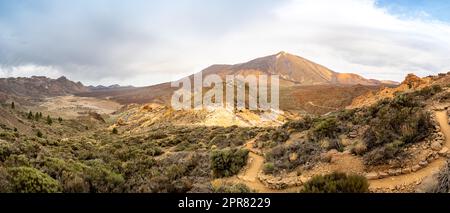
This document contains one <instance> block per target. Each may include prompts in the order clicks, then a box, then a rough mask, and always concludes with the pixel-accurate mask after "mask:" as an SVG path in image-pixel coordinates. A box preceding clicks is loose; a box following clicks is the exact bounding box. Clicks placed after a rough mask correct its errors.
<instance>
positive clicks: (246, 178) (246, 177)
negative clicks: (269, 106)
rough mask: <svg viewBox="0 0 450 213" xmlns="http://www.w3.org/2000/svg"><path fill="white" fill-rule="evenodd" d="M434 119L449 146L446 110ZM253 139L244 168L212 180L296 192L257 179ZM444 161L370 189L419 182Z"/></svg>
mask: <svg viewBox="0 0 450 213" xmlns="http://www.w3.org/2000/svg"><path fill="white" fill-rule="evenodd" d="M436 119H437V121H438V123H439V125H440V127H441V132H442V133H443V134H444V136H445V141H446V142H445V144H444V146H445V147H448V148H450V125H449V123H448V116H447V112H446V111H437V112H436ZM254 142H255V141H254V140H252V141H249V142H247V143H246V144H245V147H246V148H247V149H248V150H249V151H250V152H249V160H248V163H247V166H246V169H245V170H243V171H241V172H240V173H239V174H238V175H236V176H234V177H230V178H224V179H218V180H215V181H214V182H216V183H220V182H222V181H223V182H234V183H244V184H246V185H247V186H248V187H250V188H251V189H253V190H256V191H257V192H262V193H282V192H296V191H297V190H298V187H295V188H294V187H291V188H287V189H283V190H276V189H270V188H268V187H266V186H265V185H264V184H263V183H261V181H260V180H259V179H258V173H259V172H260V171H261V170H262V169H263V165H264V157H263V156H261V155H260V154H258V153H259V152H258V150H255V149H254V148H253V144H254ZM445 163H446V160H445V159H444V158H442V157H441V158H439V159H437V160H435V161H433V162H432V163H430V164H429V165H428V166H427V167H425V168H423V169H421V170H419V171H417V172H413V173H410V174H406V175H400V176H395V177H390V178H385V179H380V180H370V181H369V183H370V189H371V190H372V191H374V190H376V189H395V188H396V187H399V186H406V185H412V184H418V183H420V182H421V181H422V180H423V179H424V178H426V177H427V176H429V175H432V174H433V173H434V172H438V171H439V170H440V169H441V168H442V167H443V166H444V165H445Z"/></svg>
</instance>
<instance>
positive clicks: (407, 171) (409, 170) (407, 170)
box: [402, 168, 412, 174]
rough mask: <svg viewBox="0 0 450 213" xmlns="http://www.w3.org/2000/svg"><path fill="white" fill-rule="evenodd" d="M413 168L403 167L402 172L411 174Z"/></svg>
mask: <svg viewBox="0 0 450 213" xmlns="http://www.w3.org/2000/svg"><path fill="white" fill-rule="evenodd" d="M411 171H412V169H411V168H404V169H402V174H409V173H411Z"/></svg>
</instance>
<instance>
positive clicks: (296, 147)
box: [265, 141, 322, 173]
mask: <svg viewBox="0 0 450 213" xmlns="http://www.w3.org/2000/svg"><path fill="white" fill-rule="evenodd" d="M321 151H322V148H321V147H320V146H319V145H318V143H316V142H312V141H302V142H301V141H298V142H295V143H293V144H290V145H278V146H276V147H274V148H273V149H271V150H270V151H269V152H268V153H266V156H265V159H266V162H267V164H269V167H271V166H270V164H272V165H273V169H270V170H268V171H270V173H278V172H281V171H282V170H287V171H293V170H294V169H295V168H297V167H298V166H307V165H309V166H312V165H313V164H314V163H316V162H317V159H318V156H319V155H320V153H321Z"/></svg>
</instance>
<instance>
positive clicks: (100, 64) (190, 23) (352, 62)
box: [0, 0, 450, 85]
mask: <svg viewBox="0 0 450 213" xmlns="http://www.w3.org/2000/svg"><path fill="white" fill-rule="evenodd" d="M56 2H57V1H56ZM136 2H139V1H133V2H132V3H130V4H127V5H126V6H124V7H123V8H120V7H119V8H113V7H111V8H109V7H108V9H103V10H100V11H96V9H95V7H89V8H90V9H89V11H90V12H89V13H88V14H82V15H80V14H79V12H80V11H83V10H80V11H78V10H74V11H72V10H70V11H68V12H67V11H66V10H67V9H64V7H66V6H65V4H62V5H61V4H57V6H54V8H53V10H49V11H46V13H45V14H42V13H38V14H34V13H23V14H26V16H25V17H21V18H20V19H19V20H20V21H19V22H17V21H16V22H13V21H11V22H6V21H3V23H2V20H1V17H0V29H4V30H2V31H3V32H8V35H6V34H3V35H1V33H0V56H3V57H0V64H2V63H3V68H0V69H1V70H0V71H1V72H0V75H3V76H5V75H7V76H19V75H25V76H30V75H32V74H33V75H34V74H39V73H42V75H43V74H45V75H47V74H48V75H59V74H61V75H66V76H67V77H69V78H72V79H74V80H81V81H83V82H85V83H87V84H95V83H102V84H113V83H120V84H135V85H150V84H154V83H159V82H164V81H169V80H174V79H176V78H179V77H181V76H184V75H188V74H191V73H194V72H197V71H200V70H201V69H202V68H205V67H207V66H209V65H211V64H216V63H229V64H232V63H240V62H244V61H246V60H250V59H253V58H255V57H259V56H265V55H269V54H275V53H277V52H278V51H281V50H284V51H288V52H291V53H293V54H297V55H300V56H303V57H305V58H308V59H311V60H313V61H315V62H317V63H320V64H322V65H325V66H327V67H329V68H331V69H333V70H335V71H337V72H352V73H358V74H362V75H363V76H365V77H368V78H378V79H393V80H398V81H399V80H402V79H403V77H404V76H405V75H406V74H407V73H410V72H414V73H417V74H419V75H422V76H423V75H428V74H435V73H438V72H444V71H449V70H450V54H449V53H450V25H449V23H444V22H439V21H434V20H432V19H431V18H430V17H429V16H425V15H423V14H421V13H418V15H417V16H416V17H411V16H404V15H402V14H390V13H389V12H388V11H387V10H386V9H383V8H379V7H378V6H377V5H376V2H375V0H339V1H334V0H288V1H269V0H267V1H264V6H260V5H259V4H258V2H259V1H251V2H250V3H246V4H245V7H240V3H239V2H240V1H231V3H228V1H213V3H209V4H210V5H208V4H205V3H203V2H202V1H194V2H196V3H195V4H190V3H189V1H184V2H183V4H177V6H176V7H175V8H174V7H172V6H171V5H174V2H171V3H167V4H166V3H164V4H163V3H159V4H162V6H161V5H159V6H158V4H157V3H154V4H153V5H152V7H149V6H148V5H147V6H142V7H139V6H138V5H140V4H137V3H136ZM143 2H144V3H142V2H141V3H142V4H148V2H147V1H143ZM133 3H136V5H134V6H133ZM211 4H217V5H220V6H217V5H216V6H211ZM224 5H226V7H225V6H224ZM69 6H70V5H69ZM71 8H74V7H73V6H72V7H71ZM75 8H83V7H75ZM102 8H107V7H104V5H103V6H102ZM208 8H209V9H211V8H212V9H211V10H208ZM223 8H225V9H223ZM122 10H125V11H122ZM250 10H251V11H250ZM131 11H133V12H131ZM199 11H201V12H199ZM246 11H248V13H246ZM82 17H84V18H82ZM31 20H33V21H31ZM36 22H39V23H41V24H40V25H35V24H34V23H36ZM8 23H11V24H8ZM67 26H69V27H67ZM2 31H0V32H2ZM19 32H20V33H19ZM1 36H3V37H5V36H6V37H7V38H8V39H5V38H3V39H2V37H1ZM2 61H3V62H2ZM17 61H20V63H19V62H17ZM35 69H36V70H38V71H36V70H35ZM5 70H6V71H5Z"/></svg>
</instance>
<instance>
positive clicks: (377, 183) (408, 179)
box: [369, 111, 450, 189]
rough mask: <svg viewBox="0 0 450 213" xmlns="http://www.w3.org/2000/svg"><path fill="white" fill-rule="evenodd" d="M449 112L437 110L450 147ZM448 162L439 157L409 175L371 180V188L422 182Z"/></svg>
mask: <svg viewBox="0 0 450 213" xmlns="http://www.w3.org/2000/svg"><path fill="white" fill-rule="evenodd" d="M447 117H448V116H447V112H446V111H437V112H436V119H437V121H438V123H439V126H440V127H441V132H442V133H443V134H444V135H445V141H446V143H445V144H444V146H445V147H448V148H449V147H450V125H449V124H448V118H447ZM445 163H446V160H445V159H444V158H442V157H441V158H439V159H437V160H435V161H433V162H432V163H430V164H429V165H428V166H427V167H425V168H423V169H421V170H419V171H417V172H413V173H411V174H407V175H400V176H396V177H390V178H385V179H380V180H371V181H369V183H370V188H371V189H377V188H395V187H396V186H402V185H410V184H415V183H419V182H421V181H422V180H423V179H424V178H425V177H427V176H429V175H431V174H433V173H434V172H438V171H439V170H440V169H441V168H442V167H443V166H444V165H445Z"/></svg>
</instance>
